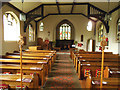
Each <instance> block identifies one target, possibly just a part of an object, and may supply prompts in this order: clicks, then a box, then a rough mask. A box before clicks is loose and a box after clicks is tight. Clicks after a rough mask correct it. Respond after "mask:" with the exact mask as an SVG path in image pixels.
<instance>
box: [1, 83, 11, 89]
mask: <svg viewBox="0 0 120 90" xmlns="http://www.w3.org/2000/svg"><path fill="white" fill-rule="evenodd" d="M8 89H9V85H7V84H0V90H8Z"/></svg>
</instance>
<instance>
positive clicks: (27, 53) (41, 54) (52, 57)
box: [6, 52, 56, 64]
mask: <svg viewBox="0 0 120 90" xmlns="http://www.w3.org/2000/svg"><path fill="white" fill-rule="evenodd" d="M6 55H20V53H8V52H7V53H6ZM22 55H23V56H31V57H43V58H51V60H52V64H53V63H54V61H55V59H56V57H55V55H54V54H53V53H32V52H23V53H22Z"/></svg>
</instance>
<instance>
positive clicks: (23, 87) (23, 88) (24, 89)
mask: <svg viewBox="0 0 120 90" xmlns="http://www.w3.org/2000/svg"><path fill="white" fill-rule="evenodd" d="M16 90H21V86H16ZM22 90H27V87H26V86H22Z"/></svg>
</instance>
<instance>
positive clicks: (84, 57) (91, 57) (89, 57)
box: [74, 54, 119, 70]
mask: <svg viewBox="0 0 120 90" xmlns="http://www.w3.org/2000/svg"><path fill="white" fill-rule="evenodd" d="M104 56H105V61H111V62H118V61H119V60H118V55H114V54H105V55H104ZM101 59H102V55H101V54H81V55H79V56H75V58H74V67H75V68H76V70H77V68H78V62H79V61H98V62H100V61H101Z"/></svg>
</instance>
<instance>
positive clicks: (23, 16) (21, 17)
mask: <svg viewBox="0 0 120 90" xmlns="http://www.w3.org/2000/svg"><path fill="white" fill-rule="evenodd" d="M23 2H24V0H22V11H23ZM20 21H26V15H25V14H24V13H20Z"/></svg>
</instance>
